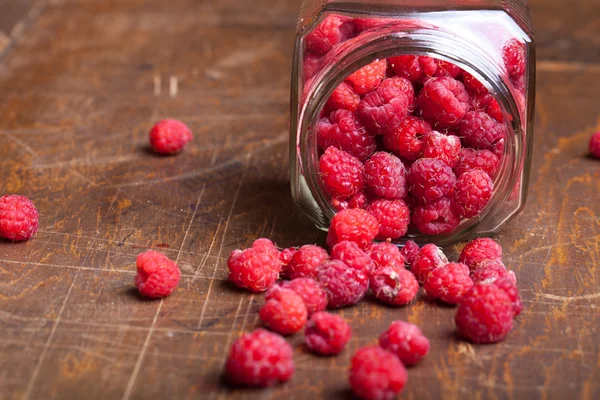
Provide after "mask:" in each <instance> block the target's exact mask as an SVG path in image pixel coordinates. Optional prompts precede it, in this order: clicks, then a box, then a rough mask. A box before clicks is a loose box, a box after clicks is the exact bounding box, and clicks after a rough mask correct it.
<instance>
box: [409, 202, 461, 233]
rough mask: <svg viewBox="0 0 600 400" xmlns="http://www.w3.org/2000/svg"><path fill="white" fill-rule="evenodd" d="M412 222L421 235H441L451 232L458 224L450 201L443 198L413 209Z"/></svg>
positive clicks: (458, 220)
mask: <svg viewBox="0 0 600 400" xmlns="http://www.w3.org/2000/svg"><path fill="white" fill-rule="evenodd" d="M412 222H413V223H414V224H415V226H416V227H417V229H418V230H419V232H421V233H424V234H426V235H441V234H444V233H449V232H452V231H453V230H454V228H456V227H457V226H458V225H459V224H460V218H459V216H458V215H457V214H456V213H455V211H454V209H453V207H452V200H450V199H449V198H447V197H443V198H441V199H439V200H437V201H435V202H433V203H429V204H425V205H419V206H417V207H415V209H414V210H413V214H412Z"/></svg>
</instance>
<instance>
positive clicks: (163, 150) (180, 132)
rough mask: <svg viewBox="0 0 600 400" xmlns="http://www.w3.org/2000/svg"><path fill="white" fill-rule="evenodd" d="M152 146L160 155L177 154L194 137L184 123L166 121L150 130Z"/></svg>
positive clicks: (160, 122)
mask: <svg viewBox="0 0 600 400" xmlns="http://www.w3.org/2000/svg"><path fill="white" fill-rule="evenodd" d="M149 136H150V146H151V147H152V149H153V150H154V151H155V152H156V153H158V154H175V153H179V152H180V151H181V150H183V148H184V147H185V146H186V145H187V144H188V143H189V142H191V141H192V139H193V138H194V135H193V134H192V131H191V130H190V128H188V127H187V125H185V124H184V123H183V122H181V121H178V120H175V119H165V120H163V121H159V122H157V123H156V124H155V125H154V126H153V127H152V129H151V130H150V134H149Z"/></svg>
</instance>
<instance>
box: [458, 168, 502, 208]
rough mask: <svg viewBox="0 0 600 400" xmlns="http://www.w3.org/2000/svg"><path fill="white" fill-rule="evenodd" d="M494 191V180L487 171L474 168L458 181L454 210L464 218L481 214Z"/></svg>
mask: <svg viewBox="0 0 600 400" xmlns="http://www.w3.org/2000/svg"><path fill="white" fill-rule="evenodd" d="M493 193H494V182H492V178H490V177H489V175H488V174H486V173H485V171H483V170H481V169H474V170H471V171H468V172H465V173H464V174H462V175H461V176H460V178H458V180H457V181H456V185H455V189H454V202H453V206H454V211H455V212H456V213H457V214H458V215H460V216H461V217H464V218H472V217H475V216H477V215H479V214H480V213H481V212H482V211H483V209H484V208H485V206H486V205H487V204H488V202H489V201H490V198H491V197H492V194H493Z"/></svg>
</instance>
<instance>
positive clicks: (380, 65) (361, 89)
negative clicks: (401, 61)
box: [346, 60, 387, 96]
mask: <svg viewBox="0 0 600 400" xmlns="http://www.w3.org/2000/svg"><path fill="white" fill-rule="evenodd" d="M386 69H387V61H386V60H375V61H373V62H372V63H371V64H369V65H365V66H364V67H362V68H361V69H359V70H357V71H355V72H353V73H352V74H350V75H349V76H348V77H347V78H346V80H347V81H350V82H351V83H352V85H354V90H355V91H356V93H358V94H360V95H361V96H363V95H365V94H367V93H369V92H370V91H372V90H375V89H377V87H379V85H380V84H381V81H382V80H383V78H384V77H385V71H386Z"/></svg>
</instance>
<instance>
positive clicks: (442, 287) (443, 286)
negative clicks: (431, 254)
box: [423, 262, 473, 304]
mask: <svg viewBox="0 0 600 400" xmlns="http://www.w3.org/2000/svg"><path fill="white" fill-rule="evenodd" d="M472 287H473V281H472V280H471V277H470V276H469V267H467V266H466V265H465V264H461V263H455V262H451V263H448V264H446V265H444V266H442V267H438V268H435V269H434V270H433V271H431V273H430V274H429V276H427V279H425V282H423V288H424V289H425V292H427V295H428V296H430V297H431V298H433V299H436V300H441V301H443V302H444V303H446V304H457V303H458V302H459V301H460V299H461V298H462V297H463V296H464V294H465V293H467V292H468V291H469V290H470V289H471V288H472Z"/></svg>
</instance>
